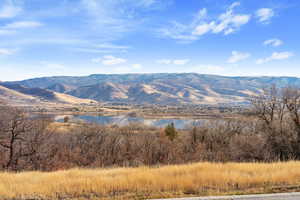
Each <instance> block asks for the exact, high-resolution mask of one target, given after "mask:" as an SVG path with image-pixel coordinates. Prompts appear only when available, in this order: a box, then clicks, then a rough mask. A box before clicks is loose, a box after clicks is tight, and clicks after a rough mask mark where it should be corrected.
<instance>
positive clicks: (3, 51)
mask: <svg viewBox="0 0 300 200" xmlns="http://www.w3.org/2000/svg"><path fill="white" fill-rule="evenodd" d="M16 52H17V49H6V48H0V55H6V56H8V55H13V54H15V53H16Z"/></svg>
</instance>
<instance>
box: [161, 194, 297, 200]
mask: <svg viewBox="0 0 300 200" xmlns="http://www.w3.org/2000/svg"><path fill="white" fill-rule="evenodd" d="M157 200H162V199H157ZM165 200H300V192H294V193H281V194H262V195H241V196H237V195H235V196H219V197H191V198H174V199H165Z"/></svg>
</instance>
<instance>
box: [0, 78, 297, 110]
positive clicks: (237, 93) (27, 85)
mask: <svg viewBox="0 0 300 200" xmlns="http://www.w3.org/2000/svg"><path fill="white" fill-rule="evenodd" d="M273 84H275V85H277V86H278V87H284V86H288V85H292V86H300V79H299V78H296V77H226V76H217V75H204V74H196V73H181V74H177V73H158V74H113V75H108V74H94V75H90V76H82V77H74V76H56V77H43V78H34V79H28V80H23V81H13V82H0V98H2V99H4V100H6V101H8V100H12V99H17V100H20V101H21V100H22V99H23V100H24V99H26V101H31V102H35V101H49V102H63V103H95V102H96V101H97V102H106V103H107V102H108V103H128V104H170V105H177V104H232V103H234V104H240V103H246V102H247V101H248V99H249V97H250V96H252V95H256V94H259V93H260V92H261V91H262V89H263V88H265V87H269V86H271V85H273Z"/></svg>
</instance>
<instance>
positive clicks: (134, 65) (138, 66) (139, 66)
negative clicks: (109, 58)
mask: <svg viewBox="0 0 300 200" xmlns="http://www.w3.org/2000/svg"><path fill="white" fill-rule="evenodd" d="M132 68H133V69H142V65H141V64H133V65H132Z"/></svg>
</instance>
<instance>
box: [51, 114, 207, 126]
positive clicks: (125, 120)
mask: <svg viewBox="0 0 300 200" xmlns="http://www.w3.org/2000/svg"><path fill="white" fill-rule="evenodd" d="M64 117H65V116H56V117H55V120H56V121H59V122H63V121H64ZM68 117H69V119H70V121H71V122H80V121H81V122H90V123H97V124H101V125H114V124H115V125H118V126H126V125H128V124H130V123H141V124H145V125H148V126H155V127H159V128H163V127H165V126H167V125H168V124H171V123H174V125H175V127H176V128H177V129H184V128H187V127H191V126H200V125H202V124H203V123H205V122H206V121H208V120H206V119H144V118H141V117H130V116H126V115H120V116H87V115H71V116H68Z"/></svg>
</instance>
